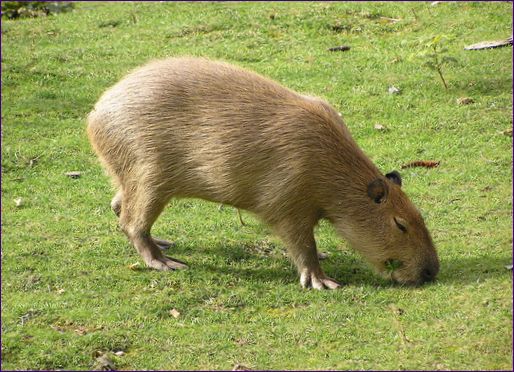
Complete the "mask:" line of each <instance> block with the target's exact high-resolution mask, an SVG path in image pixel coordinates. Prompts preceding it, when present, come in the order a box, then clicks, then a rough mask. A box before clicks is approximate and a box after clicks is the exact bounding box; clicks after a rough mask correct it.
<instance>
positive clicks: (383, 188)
mask: <svg viewBox="0 0 514 372" xmlns="http://www.w3.org/2000/svg"><path fill="white" fill-rule="evenodd" d="M387 191H388V190H387V184H386V183H385V182H384V180H383V179H382V178H377V179H376V180H374V181H372V182H370V184H369V185H368V196H369V197H370V198H371V199H372V200H373V201H374V202H375V203H377V204H380V203H383V202H384V201H385V200H386V198H387Z"/></svg>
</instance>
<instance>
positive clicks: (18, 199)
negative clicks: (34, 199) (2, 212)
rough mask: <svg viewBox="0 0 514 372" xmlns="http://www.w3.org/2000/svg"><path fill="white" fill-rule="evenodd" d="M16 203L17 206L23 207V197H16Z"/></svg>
mask: <svg viewBox="0 0 514 372" xmlns="http://www.w3.org/2000/svg"><path fill="white" fill-rule="evenodd" d="M14 205H16V207H17V208H20V207H22V206H23V199H22V198H16V199H14Z"/></svg>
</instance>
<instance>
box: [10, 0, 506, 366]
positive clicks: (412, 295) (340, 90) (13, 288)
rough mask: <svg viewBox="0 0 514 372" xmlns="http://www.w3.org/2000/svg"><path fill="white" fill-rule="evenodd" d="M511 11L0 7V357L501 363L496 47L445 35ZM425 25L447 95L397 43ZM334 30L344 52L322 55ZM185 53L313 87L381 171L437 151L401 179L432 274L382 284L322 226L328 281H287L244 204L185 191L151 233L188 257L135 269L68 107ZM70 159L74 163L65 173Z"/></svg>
mask: <svg viewBox="0 0 514 372" xmlns="http://www.w3.org/2000/svg"><path fill="white" fill-rule="evenodd" d="M511 12H512V4H510V3H457V2H454V3H441V4H439V5H437V6H433V7H431V6H430V3H322V2H318V3H200V4H198V3H197V4H193V3H157V2H154V3H119V4H117V3H77V4H76V9H75V10H74V11H73V12H71V13H65V14H59V15H57V16H50V17H43V18H35V19H24V20H16V21H2V58H3V60H2V87H3V89H2V130H3V141H2V207H3V209H2V368H3V369H90V368H92V367H93V366H94V364H95V358H94V356H93V355H94V353H95V352H98V351H100V352H115V351H119V350H122V351H124V352H125V355H123V356H112V359H113V361H114V363H115V365H116V367H117V368H119V369H232V368H233V367H234V366H235V365H237V364H239V365H242V366H245V367H248V368H252V369H429V370H432V369H509V370H510V369H512V272H511V271H509V270H507V269H505V267H504V266H505V265H507V264H509V263H511V261H512V230H511V227H512V174H511V169H512V138H511V137H508V136H505V135H503V134H502V131H503V130H505V129H507V128H510V127H512V49H511V48H502V49H495V50H484V51H476V52H469V51H464V50H463V47H464V46H465V45H467V44H472V43H475V42H479V41H484V40H495V39H502V38H506V37H507V36H509V35H510V33H511V32H512V31H511V30H512V19H511ZM380 17H389V18H396V19H400V21H399V22H396V23H390V22H388V21H387V20H386V19H384V18H380ZM441 32H443V33H445V34H451V35H452V36H453V37H454V38H453V40H452V41H450V42H448V43H447V44H446V46H447V47H448V48H449V52H448V53H449V54H450V55H452V56H454V57H455V58H457V60H458V61H459V63H458V64H457V65H451V66H448V67H446V68H445V70H444V74H445V78H446V80H447V82H448V84H449V89H448V90H445V89H444V87H443V85H442V83H441V81H440V80H439V77H438V76H437V73H436V72H434V71H431V70H429V69H425V68H423V67H421V62H420V61H417V60H415V59H412V58H410V57H411V56H412V55H413V54H415V53H417V52H418V51H419V49H418V48H419V47H418V40H419V39H420V38H423V37H427V36H431V35H436V34H438V33H441ZM337 45H350V46H351V50H350V51H348V52H333V53H332V52H328V51H327V50H326V49H327V48H329V47H333V46H337ZM184 54H187V55H201V56H209V57H212V58H219V59H224V60H227V61H231V62H233V63H236V64H239V65H242V66H245V67H248V68H251V69H252V70H255V71H257V72H260V73H262V74H265V75H267V76H269V77H271V78H273V79H276V80H278V81H280V82H281V83H283V84H284V85H286V86H288V87H291V88H293V89H295V90H298V91H300V92H304V93H309V94H314V95H318V96H321V97H323V98H325V99H327V100H328V101H329V102H331V103H332V104H333V105H334V106H335V107H336V108H337V109H338V110H340V111H341V112H342V113H343V115H344V117H345V121H346V122H347V125H348V127H349V128H350V131H351V132H352V133H353V136H354V137H355V139H356V140H357V142H358V143H359V144H360V145H361V146H362V147H363V149H364V150H365V151H366V152H367V153H368V154H369V155H370V157H371V158H372V159H373V161H375V162H376V163H377V164H378V166H379V167H380V168H381V169H382V170H383V171H384V172H388V171H391V170H393V169H399V168H400V166H401V165H402V164H403V163H406V162H408V161H412V160H420V159H426V160H440V161H441V165H440V166H439V167H438V168H435V169H424V168H412V169H406V170H404V171H403V172H402V175H403V178H404V185H405V186H404V188H405V190H406V191H407V193H408V194H409V195H410V196H411V199H412V200H413V201H414V202H415V203H416V204H417V205H418V206H419V207H420V209H421V210H422V211H423V214H424V216H425V218H426V221H427V224H428V226H429V228H430V230H431V232H432V235H433V238H434V241H435V243H436V245H437V248H438V250H439V255H440V259H441V272H440V275H439V280H438V281H437V282H436V283H434V284H432V285H428V286H424V287H421V288H415V289H414V288H402V287H399V286H395V285H392V284H390V283H388V282H386V281H384V280H382V279H380V278H378V277H377V276H376V275H374V274H373V272H372V270H371V269H370V268H369V267H368V266H367V265H366V264H365V263H364V262H363V260H362V259H361V258H360V257H359V256H357V255H356V254H355V253H354V252H353V251H351V250H350V249H349V248H348V246H347V244H346V243H345V242H344V241H342V240H340V239H339V238H337V237H336V235H335V233H334V231H333V229H332V228H331V227H330V226H329V225H328V224H326V223H321V225H320V227H319V229H318V231H317V240H318V245H319V248H320V250H321V251H323V252H329V254H330V256H329V259H328V260H326V261H324V262H323V263H322V265H323V267H324V268H325V271H326V272H327V274H329V275H330V276H332V277H334V278H335V279H337V280H339V281H341V282H342V283H344V284H345V285H344V287H343V288H342V289H340V290H337V291H321V292H320V291H307V290H302V289H301V288H300V286H299V283H298V278H297V275H296V273H295V271H294V269H293V267H292V265H291V264H290V263H289V262H288V260H287V259H286V258H285V257H284V254H283V246H282V244H281V243H280V241H279V240H278V239H277V238H275V237H273V236H272V235H271V233H270V231H269V230H268V228H267V227H266V226H264V225H262V224H260V223H259V222H258V221H257V220H255V219H254V218H253V217H252V216H249V215H248V214H246V213H244V214H243V216H244V219H245V220H246V222H247V226H245V227H243V226H241V225H240V224H239V222H238V219H237V215H236V213H235V211H234V210H233V209H232V208H228V207H227V208H224V209H222V210H219V209H218V205H215V204H211V203H207V202H203V201H199V200H179V201H173V202H172V203H171V204H170V207H169V208H167V209H166V210H165V212H164V213H163V215H162V216H161V218H160V219H159V220H158V222H157V223H156V225H155V227H154V233H155V235H156V236H161V237H165V238H166V237H168V238H171V239H174V240H175V241H176V242H177V246H176V248H175V249H174V252H173V253H172V254H171V255H173V256H176V257H177V258H180V259H183V260H185V261H186V262H188V263H189V264H190V269H189V270H187V271H181V272H166V273H164V272H156V271H150V270H147V269H144V268H143V267H142V266H143V265H142V261H141V260H140V258H139V257H138V255H137V253H136V252H135V250H134V249H133V248H132V247H130V246H129V244H128V242H127V240H126V238H125V237H124V236H123V234H122V233H121V232H120V231H119V229H118V227H117V222H116V219H115V217H114V215H113V214H112V212H111V211H110V209H109V202H110V199H111V197H112V194H113V192H112V189H111V187H110V183H109V180H108V179H107V177H106V176H105V174H104V173H103V171H102V169H101V167H100V166H99V164H98V162H97V160H96V157H95V156H94V154H93V152H92V150H91V149H90V146H89V143H88V141H87V138H86V135H85V129H84V128H85V116H86V115H87V113H88V112H89V111H90V110H91V108H92V106H93V105H94V103H95V101H96V100H97V99H98V97H99V96H100V94H101V93H102V92H103V91H104V90H105V89H106V88H107V87H109V86H110V85H112V84H114V83H115V82H116V81H117V80H118V79H119V78H121V77H122V76H123V75H124V74H125V73H126V72H127V71H129V70H130V69H132V68H134V67H136V66H138V65H140V64H142V63H144V62H145V61H147V60H149V59H153V58H159V57H164V56H174V55H184ZM390 85H395V86H397V87H399V88H400V89H401V91H402V94H400V95H390V94H388V92H387V90H388V87H389V86H390ZM460 97H471V98H473V99H474V101H475V102H474V103H472V104H470V105H458V104H457V103H456V100H457V99H458V98H460ZM376 123H381V124H383V125H385V126H386V127H388V128H389V129H390V130H389V131H387V132H380V131H376V130H374V129H373V126H374V124H376ZM32 159H36V160H32ZM31 160H32V161H31ZM72 170H77V171H80V172H82V177H81V178H79V179H71V178H68V177H66V176H65V175H64V173H65V172H68V171H72ZM17 198H22V201H23V204H22V206H20V207H17V206H16V205H15V202H14V200H15V199H17ZM134 263H140V266H139V267H140V269H136V270H131V269H129V266H130V265H132V264H134ZM171 309H176V310H178V311H179V312H180V316H179V317H178V318H175V317H173V316H171V315H170V313H169V311H170V310H171Z"/></svg>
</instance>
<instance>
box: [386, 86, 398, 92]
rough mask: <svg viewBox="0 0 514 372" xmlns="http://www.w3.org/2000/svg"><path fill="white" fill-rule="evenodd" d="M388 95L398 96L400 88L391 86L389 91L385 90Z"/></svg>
mask: <svg viewBox="0 0 514 372" xmlns="http://www.w3.org/2000/svg"><path fill="white" fill-rule="evenodd" d="M387 91H388V92H389V94H400V92H401V91H400V88H397V87H395V86H394V85H391V86H390V87H389V89H388V90H387Z"/></svg>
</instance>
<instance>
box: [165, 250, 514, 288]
mask: <svg viewBox="0 0 514 372" xmlns="http://www.w3.org/2000/svg"><path fill="white" fill-rule="evenodd" d="M177 248H178V247H177ZM180 250H181V249H180V248H179V251H180ZM201 250H202V252H203V253H204V254H209V255H210V254H213V255H217V256H220V257H224V260H225V263H226V264H219V265H218V264H209V263H207V264H206V263H202V264H200V265H202V267H201V268H200V267H198V269H200V270H206V271H210V272H215V273H217V274H220V275H231V276H235V277H238V278H241V279H243V280H249V281H267V282H270V281H277V283H289V282H291V283H293V282H296V281H297V280H298V277H297V273H296V270H295V268H294V267H293V265H292V264H291V262H290V261H289V259H288V258H287V257H286V256H285V255H284V254H283V252H284V250H283V249H282V248H279V247H272V248H271V250H270V251H269V252H268V253H267V254H263V253H262V249H261V248H260V247H259V244H258V243H255V245H252V244H237V243H232V244H219V245H216V246H212V247H203V248H202V249H201ZM170 253H171V252H170ZM180 253H182V252H180ZM183 253H184V255H183V256H185V255H187V252H185V251H184V252H183ZM277 260H278V263H277ZM440 260H441V268H440V272H439V275H438V277H437V283H438V284H439V285H441V284H443V285H463V284H473V283H477V282H484V281H487V280H488V279H492V278H497V277H502V276H508V275H509V276H511V275H512V270H509V269H507V268H506V265H509V264H511V263H512V256H511V255H509V254H507V253H505V254H504V255H494V256H493V255H491V256H482V257H445V256H444V255H442V256H441V257H440ZM241 261H245V262H249V264H247V265H243V266H244V268H242V267H241V266H242V265H238V264H237V263H238V262H241ZM268 262H269V263H270V264H267V263H268ZM271 263H273V264H272V265H271ZM321 266H322V268H323V270H324V271H325V273H326V274H327V275H328V276H330V277H332V278H334V279H335V280H337V281H339V282H341V283H343V284H344V285H371V286H378V287H391V286H395V284H393V283H391V282H390V281H387V280H385V279H382V278H381V277H380V276H378V275H377V274H375V273H374V272H373V269H372V268H371V267H369V266H368V265H367V264H366V263H365V262H364V260H363V259H362V258H360V257H359V256H358V255H356V254H352V253H349V252H348V251H338V252H333V253H332V254H330V255H329V257H328V258H327V259H325V260H323V261H321Z"/></svg>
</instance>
